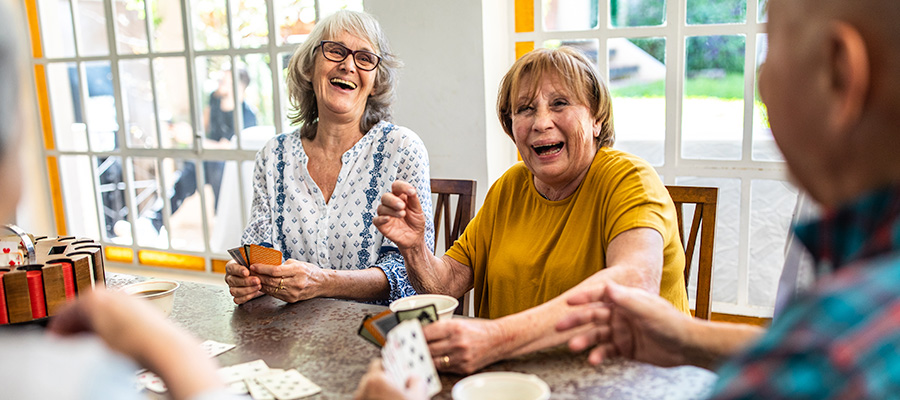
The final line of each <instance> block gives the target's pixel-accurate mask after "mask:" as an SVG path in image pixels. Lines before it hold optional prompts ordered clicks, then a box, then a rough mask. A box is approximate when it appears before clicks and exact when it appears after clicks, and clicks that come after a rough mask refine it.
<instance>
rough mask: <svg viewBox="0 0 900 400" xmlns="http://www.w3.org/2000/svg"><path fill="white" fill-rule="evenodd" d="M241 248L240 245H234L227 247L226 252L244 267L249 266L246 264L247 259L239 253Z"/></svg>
mask: <svg viewBox="0 0 900 400" xmlns="http://www.w3.org/2000/svg"><path fill="white" fill-rule="evenodd" d="M241 249H242V247H235V248H233V249H228V254H230V255H231V258H233V259H234V261H237V263H238V264H241V265H243V266H245V267H249V266H250V265H248V264H247V260H246V259H245V258H244V256H243V255H242V254H241Z"/></svg>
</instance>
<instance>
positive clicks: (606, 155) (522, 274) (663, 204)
mask: <svg viewBox="0 0 900 400" xmlns="http://www.w3.org/2000/svg"><path fill="white" fill-rule="evenodd" d="M533 182H534V180H533V175H532V174H531V172H530V171H529V170H528V169H527V168H526V167H525V165H524V164H523V163H519V164H516V165H514V166H513V167H512V168H510V169H509V170H508V171H506V173H504V174H503V176H502V177H500V179H498V180H497V182H495V183H494V185H493V186H491V189H490V190H489V191H488V194H487V197H486V198H485V200H484V205H483V206H482V207H481V209H480V210H479V211H478V214H477V215H476V216H475V218H474V219H472V221H471V222H470V223H469V225H468V227H466V230H465V232H463V234H462V236H460V238H459V240H457V241H456V243H454V244H453V246H452V247H451V248H450V250H448V251H447V253H446V254H447V255H448V256H450V257H452V258H453V259H454V260H456V261H459V262H460V263H463V264H465V265H468V266H470V267H472V269H473V272H474V274H475V314H476V315H477V316H479V317H482V318H499V317H502V316H505V315H509V314H514V313H517V312H520V311H523V310H526V309H528V308H531V307H534V306H536V305H539V304H542V303H544V302H546V301H548V300H550V299H552V298H554V297H556V296H559V295H560V294H562V293H563V292H565V291H566V290H569V289H571V288H572V287H574V286H575V285H577V284H579V283H581V281H583V280H584V279H586V278H588V277H590V276H591V275H593V274H594V273H596V272H597V271H600V270H601V269H603V268H605V267H606V249H607V247H608V246H609V243H610V242H611V241H612V240H613V239H614V238H615V237H616V236H617V235H618V234H620V233H622V232H625V231H627V230H629V229H633V228H639V227H647V228H652V229H655V230H657V231H658V232H660V234H662V237H663V241H664V248H663V275H662V283H661V285H660V296H661V297H663V298H665V299H666V300H668V301H669V302H671V303H672V304H673V305H674V306H675V307H676V308H678V309H679V310H681V311H683V312H685V313H688V312H689V308H688V300H687V293H686V291H685V289H684V250H683V248H682V245H681V240H680V238H679V237H678V230H677V229H678V219H677V216H676V213H675V205H674V204H673V203H672V200H671V198H670V197H669V193H668V191H667V190H666V188H665V186H663V184H662V182H661V181H660V180H659V176H658V175H657V174H656V171H655V170H654V169H653V168H652V167H651V166H650V165H649V164H647V162H646V161H644V160H642V159H640V158H639V157H637V156H634V155H631V154H628V153H625V152H622V151H619V150H614V149H610V148H606V147H604V148H601V149H600V150H598V151H597V155H596V156H595V157H594V160H593V162H592V163H591V168H590V170H589V171H588V173H587V175H586V176H585V178H584V181H583V182H582V183H581V185H580V186H579V187H578V189H576V190H575V193H573V194H572V195H571V196H569V197H568V198H566V199H563V200H560V201H550V200H547V199H545V198H543V197H542V196H541V195H540V194H539V193H538V192H537V190H536V189H535V188H534V183H533Z"/></svg>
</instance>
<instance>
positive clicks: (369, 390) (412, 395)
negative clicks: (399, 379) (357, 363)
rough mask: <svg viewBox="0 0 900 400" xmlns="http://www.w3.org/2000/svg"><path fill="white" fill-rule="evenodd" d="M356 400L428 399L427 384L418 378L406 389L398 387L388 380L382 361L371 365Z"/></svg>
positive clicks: (358, 389)
mask: <svg viewBox="0 0 900 400" xmlns="http://www.w3.org/2000/svg"><path fill="white" fill-rule="evenodd" d="M353 398H354V399H355V400H395V399H399V400H419V399H423V400H424V399H427V398H428V395H427V392H426V387H425V383H424V382H422V380H421V379H419V378H418V377H416V376H413V377H411V378H410V379H409V381H407V382H406V387H403V388H401V387H398V386H397V385H396V384H394V382H393V381H392V380H391V379H390V378H388V376H387V374H386V373H385V371H384V367H383V366H382V364H381V359H377V358H376V359H374V360H372V362H370V363H369V370H368V371H367V372H366V374H365V375H363V377H362V380H361V381H359V387H357V388H356V394H354V395H353Z"/></svg>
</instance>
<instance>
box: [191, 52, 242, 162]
mask: <svg viewBox="0 0 900 400" xmlns="http://www.w3.org/2000/svg"><path fill="white" fill-rule="evenodd" d="M195 68H196V69H197V85H199V86H200V89H199V92H200V93H201V94H200V96H201V98H200V99H199V101H201V104H202V105H203V121H202V126H201V127H202V128H203V131H204V132H205V140H204V141H203V147H205V148H214V149H223V148H224V149H233V148H235V142H234V141H232V140H231V139H232V138H233V137H234V113H233V112H232V111H233V110H234V97H233V96H232V93H233V87H234V86H233V85H232V75H231V59H230V58H229V57H227V56H213V57H197V61H196V64H195Z"/></svg>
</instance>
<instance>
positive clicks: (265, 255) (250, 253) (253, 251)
mask: <svg viewBox="0 0 900 400" xmlns="http://www.w3.org/2000/svg"><path fill="white" fill-rule="evenodd" d="M244 248H246V249H247V261H248V262H249V263H250V264H266V265H281V261H282V258H281V257H282V255H281V252H280V251H278V250H275V249H273V248H269V247H265V246H260V245H258V244H250V245H244Z"/></svg>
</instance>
